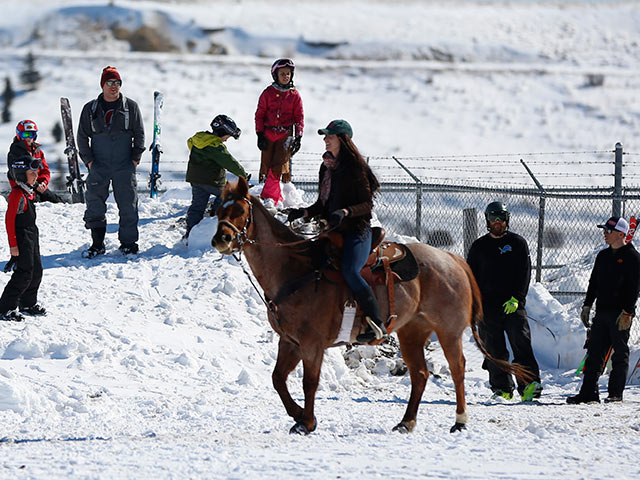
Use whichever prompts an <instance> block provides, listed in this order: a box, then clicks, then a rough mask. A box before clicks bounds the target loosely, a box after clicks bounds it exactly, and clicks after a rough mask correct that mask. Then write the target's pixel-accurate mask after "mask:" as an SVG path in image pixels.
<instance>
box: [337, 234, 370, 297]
mask: <svg viewBox="0 0 640 480" xmlns="http://www.w3.org/2000/svg"><path fill="white" fill-rule="evenodd" d="M343 236H344V248H343V250H342V276H343V277H344V279H345V281H346V282H347V285H349V287H351V290H352V291H353V292H360V291H362V290H363V289H368V288H369V286H368V285H367V282H365V281H364V279H363V278H362V275H360V270H362V267H364V264H365V263H366V262H367V257H369V253H370V252H371V228H367V229H366V230H365V231H364V232H362V233H345V234H343Z"/></svg>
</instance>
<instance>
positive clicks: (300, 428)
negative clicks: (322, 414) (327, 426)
mask: <svg viewBox="0 0 640 480" xmlns="http://www.w3.org/2000/svg"><path fill="white" fill-rule="evenodd" d="M317 426H318V421H317V420H316V417H313V427H312V428H311V430H309V429H308V428H307V426H306V425H305V424H304V423H302V422H296V424H295V425H294V426H293V427H291V429H290V430H289V433H290V434H291V435H294V434H295V435H309V434H310V433H311V432H313V431H315V429H316V427H317Z"/></svg>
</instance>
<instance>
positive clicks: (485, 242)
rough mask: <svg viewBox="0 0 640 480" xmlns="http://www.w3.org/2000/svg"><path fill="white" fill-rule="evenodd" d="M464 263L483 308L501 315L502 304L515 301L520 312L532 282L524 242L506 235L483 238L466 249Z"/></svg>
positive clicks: (520, 238) (513, 234)
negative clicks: (471, 271)
mask: <svg viewBox="0 0 640 480" xmlns="http://www.w3.org/2000/svg"><path fill="white" fill-rule="evenodd" d="M467 262H468V263H469V265H470V266H471V270H473V274H474V275H475V277H476V280H477V281H478V285H479V286H480V291H481V292H482V306H483V308H484V310H485V311H486V312H487V313H489V314H491V313H496V312H498V311H500V312H502V311H503V307H502V304H503V303H504V302H506V301H507V300H509V299H510V298H511V297H514V298H515V299H516V300H518V307H519V308H522V307H524V305H525V302H526V299H527V292H528V291H529V282H530V280H531V259H530V257H529V246H528V245H527V241H526V240H525V239H524V238H522V237H521V236H520V235H518V234H517V233H513V232H510V231H507V232H506V233H505V234H504V235H503V236H502V237H500V238H493V237H492V236H491V235H490V234H488V233H487V234H486V235H484V236H482V237H480V238H478V239H477V240H476V241H475V242H473V244H472V245H471V248H470V249H469V254H468V255H467Z"/></svg>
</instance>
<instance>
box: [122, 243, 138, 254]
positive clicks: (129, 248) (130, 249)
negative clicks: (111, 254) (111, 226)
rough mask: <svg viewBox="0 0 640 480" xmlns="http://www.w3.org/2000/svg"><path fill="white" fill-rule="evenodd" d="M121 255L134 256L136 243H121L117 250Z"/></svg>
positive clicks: (136, 251)
mask: <svg viewBox="0 0 640 480" xmlns="http://www.w3.org/2000/svg"><path fill="white" fill-rule="evenodd" d="M119 250H120V251H121V252H122V254H123V255H135V254H137V253H138V244H137V243H135V242H134V243H126V244H125V243H123V244H122V245H120V249H119Z"/></svg>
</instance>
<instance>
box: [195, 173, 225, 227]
mask: <svg viewBox="0 0 640 480" xmlns="http://www.w3.org/2000/svg"><path fill="white" fill-rule="evenodd" d="M211 195H215V196H216V199H215V200H214V202H213V211H214V212H215V211H216V210H217V209H218V207H219V206H220V204H221V203H222V189H221V188H219V187H212V186H211V185H201V184H198V183H192V184H191V206H190V207H189V210H187V230H191V229H192V228H193V227H194V225H197V224H198V223H200V220H202V217H204V211H205V210H206V208H207V203H208V202H209V197H211Z"/></svg>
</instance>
